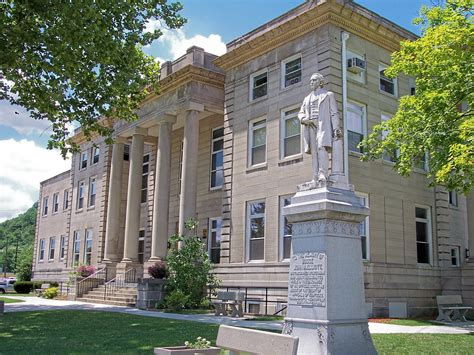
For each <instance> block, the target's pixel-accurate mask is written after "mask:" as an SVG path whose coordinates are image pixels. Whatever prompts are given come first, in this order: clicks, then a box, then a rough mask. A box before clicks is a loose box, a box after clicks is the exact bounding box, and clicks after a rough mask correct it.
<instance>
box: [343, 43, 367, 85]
mask: <svg viewBox="0 0 474 355" xmlns="http://www.w3.org/2000/svg"><path fill="white" fill-rule="evenodd" d="M365 72H366V61H365V55H363V54H359V53H355V52H352V51H349V50H348V51H347V78H348V79H351V80H354V81H357V82H359V83H362V84H364V83H365Z"/></svg>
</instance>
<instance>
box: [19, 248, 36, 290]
mask: <svg viewBox="0 0 474 355" xmlns="http://www.w3.org/2000/svg"><path fill="white" fill-rule="evenodd" d="M32 268H33V244H31V245H28V246H26V247H25V248H24V249H23V250H22V251H21V253H20V255H19V256H18V264H17V265H16V269H15V274H16V278H17V279H18V281H30V280H31V276H32Z"/></svg>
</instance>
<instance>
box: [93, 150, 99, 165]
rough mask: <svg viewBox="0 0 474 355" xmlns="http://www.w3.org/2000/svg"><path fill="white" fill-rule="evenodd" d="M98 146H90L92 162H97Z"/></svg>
mask: <svg viewBox="0 0 474 355" xmlns="http://www.w3.org/2000/svg"><path fill="white" fill-rule="evenodd" d="M99 156H100V148H99V147H98V146H97V147H92V164H97V163H98V162H99Z"/></svg>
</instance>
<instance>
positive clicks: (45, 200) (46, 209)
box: [43, 196, 49, 216]
mask: <svg viewBox="0 0 474 355" xmlns="http://www.w3.org/2000/svg"><path fill="white" fill-rule="evenodd" d="M48 200H49V197H48V196H46V197H43V216H47V215H48Z"/></svg>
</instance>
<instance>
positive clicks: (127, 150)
mask: <svg viewBox="0 0 474 355" xmlns="http://www.w3.org/2000/svg"><path fill="white" fill-rule="evenodd" d="M123 160H125V161H129V160H130V145H128V144H125V145H124V146H123Z"/></svg>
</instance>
